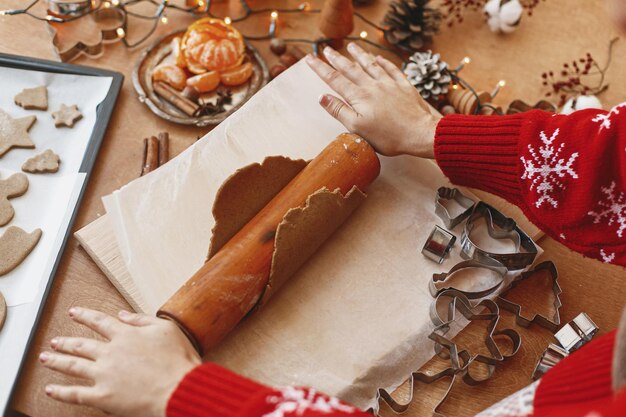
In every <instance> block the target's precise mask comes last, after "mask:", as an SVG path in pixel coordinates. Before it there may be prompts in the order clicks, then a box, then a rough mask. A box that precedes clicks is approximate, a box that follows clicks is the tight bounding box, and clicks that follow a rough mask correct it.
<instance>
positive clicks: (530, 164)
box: [520, 129, 578, 208]
mask: <svg viewBox="0 0 626 417" xmlns="http://www.w3.org/2000/svg"><path fill="white" fill-rule="evenodd" d="M558 135H559V129H556V130H555V131H554V132H553V133H552V135H551V136H550V138H548V136H547V135H546V133H545V132H544V131H541V133H540V135H539V137H540V139H541V142H542V143H543V146H540V147H539V150H538V151H537V150H535V148H534V147H533V146H532V145H530V144H529V145H528V151H529V152H530V156H531V157H530V158H528V159H526V158H525V157H523V156H522V157H520V159H521V160H522V164H524V173H523V174H522V179H523V180H524V179H528V180H531V181H532V182H531V184H530V189H531V190H533V189H536V191H537V193H538V194H539V198H537V200H536V201H535V206H536V207H537V208H539V207H541V206H542V205H543V204H544V203H547V204H549V205H551V206H552V207H554V208H557V207H558V206H559V202H558V201H557V200H556V197H555V195H554V192H555V191H556V189H561V190H564V189H565V188H566V187H565V183H564V182H563V180H562V179H563V178H565V176H566V175H569V176H570V177H571V178H573V179H577V178H578V174H577V173H576V171H574V168H573V166H572V165H573V164H574V162H575V161H576V158H578V152H574V153H572V154H571V155H570V157H569V159H568V160H567V162H565V158H561V153H562V151H563V148H564V147H565V143H563V142H561V144H560V145H559V146H558V147H556V146H555V145H554V141H555V140H556V138H557V136H558Z"/></svg>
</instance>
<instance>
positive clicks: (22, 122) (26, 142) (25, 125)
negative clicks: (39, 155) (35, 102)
mask: <svg viewBox="0 0 626 417" xmlns="http://www.w3.org/2000/svg"><path fill="white" fill-rule="evenodd" d="M35 120H37V117H35V116H27V117H22V118H19V119H14V118H12V117H11V116H9V114H8V113H6V112H5V111H4V110H2V109H0V156H2V155H4V154H5V153H7V152H8V151H9V150H10V149H11V148H30V149H32V148H34V147H35V144H34V143H33V141H32V139H31V138H30V135H29V134H28V131H29V130H30V128H31V126H32V125H33V123H35Z"/></svg>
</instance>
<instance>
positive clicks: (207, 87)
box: [187, 71, 220, 93]
mask: <svg viewBox="0 0 626 417" xmlns="http://www.w3.org/2000/svg"><path fill="white" fill-rule="evenodd" d="M187 85H188V86H190V87H193V88H195V89H196V90H198V92H199V93H208V92H209V91H213V90H215V89H216V88H217V86H218V85H220V74H219V72H217V71H208V72H205V73H204V74H200V75H194V76H193V77H191V78H188V79H187Z"/></svg>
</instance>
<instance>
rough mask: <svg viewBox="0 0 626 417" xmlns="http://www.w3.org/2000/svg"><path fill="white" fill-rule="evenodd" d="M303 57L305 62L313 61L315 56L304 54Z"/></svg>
mask: <svg viewBox="0 0 626 417" xmlns="http://www.w3.org/2000/svg"><path fill="white" fill-rule="evenodd" d="M304 59H306V62H313V61H315V57H314V56H313V54H306V56H305V57H304Z"/></svg>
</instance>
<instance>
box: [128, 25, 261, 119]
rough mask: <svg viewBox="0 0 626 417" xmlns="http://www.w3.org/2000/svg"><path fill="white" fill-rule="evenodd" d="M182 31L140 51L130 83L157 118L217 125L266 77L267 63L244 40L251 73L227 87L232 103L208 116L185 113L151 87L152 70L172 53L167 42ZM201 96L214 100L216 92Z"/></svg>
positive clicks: (246, 98) (258, 87) (257, 88)
mask: <svg viewBox="0 0 626 417" xmlns="http://www.w3.org/2000/svg"><path fill="white" fill-rule="evenodd" d="M184 34H185V31H184V30H179V31H176V32H172V33H170V34H168V35H165V36H164V37H162V38H161V39H159V40H158V41H157V42H156V43H155V44H154V45H152V46H151V47H149V48H147V49H146V50H145V51H144V52H143V53H142V54H141V56H140V57H139V61H138V62H137V64H136V65H135V68H134V70H133V76H132V78H133V85H134V86H135V90H136V91H137V94H139V101H141V102H142V103H144V104H145V105H146V106H148V108H149V109H150V110H151V111H152V112H153V113H154V114H156V115H157V116H159V117H160V118H162V119H165V120H169V121H170V122H174V123H180V124H185V125H196V126H198V127H203V126H212V125H217V124H219V123H221V122H222V121H223V120H224V119H226V118H227V117H228V116H229V115H231V114H232V113H234V112H235V111H236V110H237V109H239V107H241V106H242V105H243V104H244V103H245V102H246V101H248V100H249V99H250V97H252V96H253V95H254V94H255V93H256V92H257V91H259V90H260V89H261V87H263V86H264V85H265V84H267V82H268V81H269V78H270V75H269V70H268V68H267V64H266V63H265V61H264V60H263V58H261V55H260V54H259V52H258V51H257V50H256V48H254V47H253V46H252V45H250V44H249V43H248V42H246V56H247V57H246V60H247V61H249V62H251V63H252V67H253V73H252V76H251V77H250V79H249V80H248V81H247V82H246V83H245V84H242V85H240V86H237V87H229V91H231V92H232V94H233V100H232V103H231V104H229V105H226V106H225V108H226V111H224V112H222V113H218V114H214V115H208V116H199V117H192V116H187V115H186V114H185V113H183V112H182V111H181V110H179V109H177V108H176V107H174V106H173V105H171V104H170V103H168V102H167V101H166V100H164V99H163V98H161V97H160V96H159V95H158V94H156V93H155V92H154V89H153V88H152V71H153V70H154V68H155V67H156V66H157V65H158V64H159V63H160V62H161V61H162V60H163V59H164V58H165V57H167V56H168V55H169V54H170V53H171V51H172V49H171V46H170V44H171V41H172V39H174V38H175V37H177V36H180V37H182V36H183V35H184ZM200 97H201V99H202V100H206V101H215V99H216V98H217V93H216V92H211V93H207V94H202V95H201V96H200Z"/></svg>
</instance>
